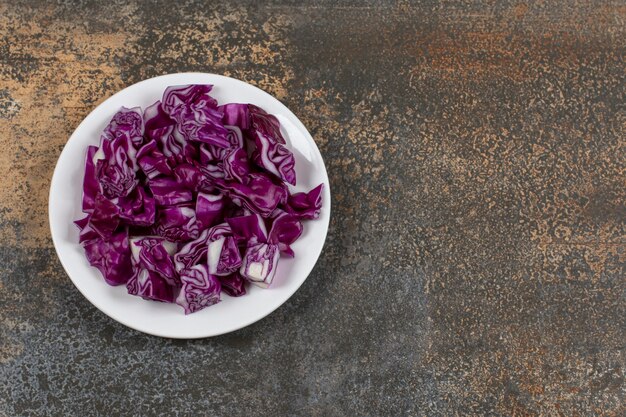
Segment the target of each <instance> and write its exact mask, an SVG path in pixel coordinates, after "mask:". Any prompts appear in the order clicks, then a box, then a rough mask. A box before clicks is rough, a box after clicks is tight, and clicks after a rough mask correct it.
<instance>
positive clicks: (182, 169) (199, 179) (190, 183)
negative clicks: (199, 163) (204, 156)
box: [174, 163, 205, 190]
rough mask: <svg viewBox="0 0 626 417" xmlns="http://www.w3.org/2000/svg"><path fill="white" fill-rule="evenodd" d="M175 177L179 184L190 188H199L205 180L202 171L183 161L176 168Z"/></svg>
mask: <svg viewBox="0 0 626 417" xmlns="http://www.w3.org/2000/svg"><path fill="white" fill-rule="evenodd" d="M174 178H176V182H177V183H178V184H181V185H182V186H184V187H186V188H188V189H190V190H197V189H198V186H199V185H200V184H202V183H203V182H204V181H205V178H204V174H203V173H202V171H200V169H199V168H198V167H196V166H194V165H192V164H188V163H182V164H180V165H178V166H176V168H174Z"/></svg>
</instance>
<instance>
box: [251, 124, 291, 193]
mask: <svg viewBox="0 0 626 417" xmlns="http://www.w3.org/2000/svg"><path fill="white" fill-rule="evenodd" d="M255 143H256V150H255V152H254V154H253V156H252V159H253V160H254V163H255V164H257V165H258V166H260V167H262V168H265V169H266V170H267V171H268V172H271V173H272V174H274V175H276V176H277V177H278V178H281V179H282V180H284V181H286V182H288V183H289V184H292V185H296V171H295V159H294V157H293V154H292V153H291V151H290V150H289V149H287V147H286V146H285V145H283V144H281V143H279V142H277V141H275V140H273V139H272V138H271V137H270V136H266V135H264V134H263V133H261V132H257V133H256V136H255Z"/></svg>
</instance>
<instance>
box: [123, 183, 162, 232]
mask: <svg viewBox="0 0 626 417" xmlns="http://www.w3.org/2000/svg"><path fill="white" fill-rule="evenodd" d="M117 207H118V209H119V216H120V218H121V219H122V220H123V221H124V222H125V223H127V224H129V225H134V226H150V225H152V224H154V221H155V218H156V203H155V201H154V198H152V197H150V196H149V195H148V194H147V193H146V191H145V190H144V189H143V188H142V187H137V188H136V189H135V190H134V191H133V192H132V193H131V194H130V195H129V196H128V197H120V198H119V199H118V202H117Z"/></svg>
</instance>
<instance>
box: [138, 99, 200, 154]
mask: <svg viewBox="0 0 626 417" xmlns="http://www.w3.org/2000/svg"><path fill="white" fill-rule="evenodd" d="M143 117H144V119H145V121H146V137H147V138H148V140H154V141H155V142H156V143H157V144H158V146H159V150H160V151H161V152H162V153H163V155H165V156H166V157H172V156H176V155H183V156H185V157H189V158H193V157H195V155H196V151H195V148H194V147H193V145H192V144H190V143H189V142H188V141H187V139H186V138H185V135H184V134H183V133H182V131H181V129H180V126H178V125H177V124H176V121H175V120H174V119H172V118H171V117H170V116H169V115H168V114H167V113H166V112H165V111H164V110H163V107H162V105H161V102H160V101H157V102H156V103H154V104H153V105H152V106H150V107H147V108H146V110H145V111H144V115H143Z"/></svg>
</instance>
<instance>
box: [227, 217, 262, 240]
mask: <svg viewBox="0 0 626 417" xmlns="http://www.w3.org/2000/svg"><path fill="white" fill-rule="evenodd" d="M226 221H227V222H228V224H229V225H230V228H231V229H232V231H233V235H234V236H235V237H237V238H238V239H239V240H241V241H244V242H248V243H249V244H256V243H267V238H268V236H267V230H266V228H265V222H264V221H263V218H262V217H261V216H259V215H258V214H250V215H247V216H239V217H230V218H228V219H226Z"/></svg>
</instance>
